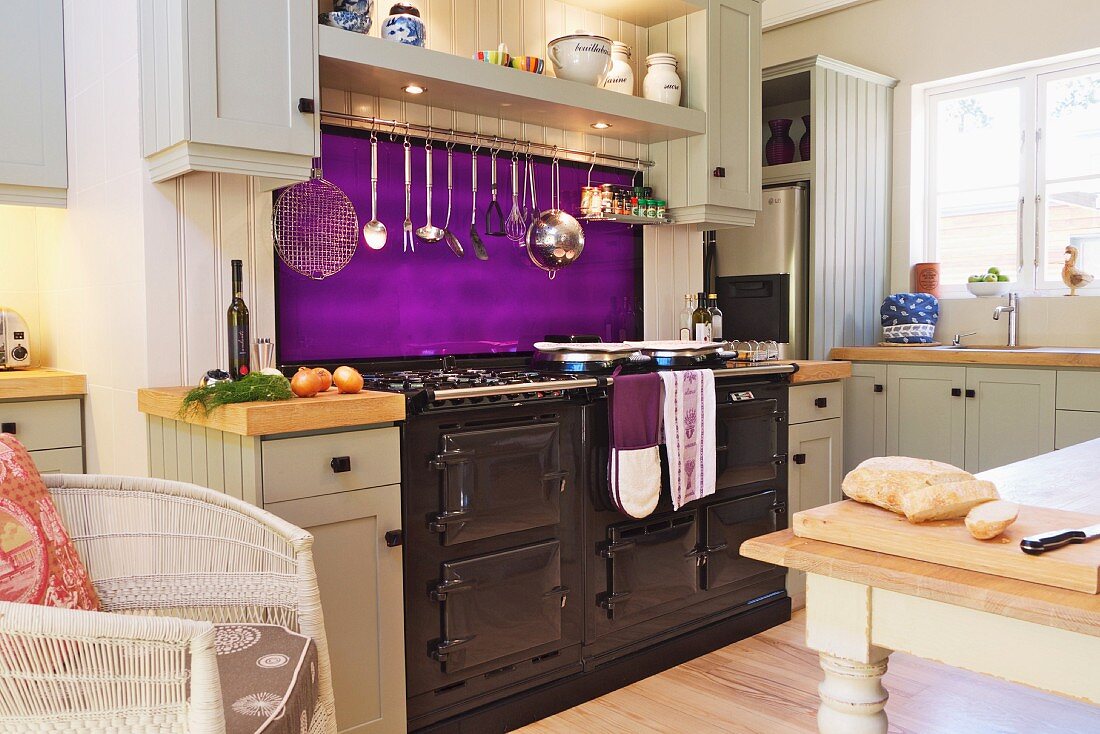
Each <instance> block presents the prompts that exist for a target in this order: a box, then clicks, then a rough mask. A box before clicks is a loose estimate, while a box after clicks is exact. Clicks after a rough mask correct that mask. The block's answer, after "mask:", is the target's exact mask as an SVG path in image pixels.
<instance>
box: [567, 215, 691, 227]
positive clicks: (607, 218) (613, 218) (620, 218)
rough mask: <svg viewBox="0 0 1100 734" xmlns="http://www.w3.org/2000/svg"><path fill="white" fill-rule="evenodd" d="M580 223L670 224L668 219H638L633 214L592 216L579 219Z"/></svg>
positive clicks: (670, 221)
mask: <svg viewBox="0 0 1100 734" xmlns="http://www.w3.org/2000/svg"><path fill="white" fill-rule="evenodd" d="M581 221H582V222H618V223H619V224H642V225H649V224H672V223H673V222H672V220H671V219H669V218H668V217H664V218H661V219H658V218H657V217H638V216H635V215H633V214H593V215H591V216H583V217H581Z"/></svg>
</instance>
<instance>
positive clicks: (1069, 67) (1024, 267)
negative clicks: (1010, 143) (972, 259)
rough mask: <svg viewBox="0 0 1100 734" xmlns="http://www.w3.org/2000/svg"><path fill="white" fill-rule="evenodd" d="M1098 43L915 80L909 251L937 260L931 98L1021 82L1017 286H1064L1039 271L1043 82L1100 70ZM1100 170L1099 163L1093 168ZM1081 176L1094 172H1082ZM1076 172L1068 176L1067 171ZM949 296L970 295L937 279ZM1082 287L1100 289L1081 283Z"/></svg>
mask: <svg viewBox="0 0 1100 734" xmlns="http://www.w3.org/2000/svg"><path fill="white" fill-rule="evenodd" d="M1098 51H1100V49H1094V50H1092V51H1089V52H1086V53H1082V54H1074V55H1072V56H1067V57H1062V58H1061V59H1058V60H1048V61H1045V62H1039V63H1034V64H1027V65H1020V66H1016V67H1012V68H1010V69H1005V70H1000V71H995V72H989V73H984V74H972V75H967V76H965V77H957V78H955V79H951V80H945V81H942V82H934V83H931V84H926V85H919V86H915V87H914V89H913V101H914V105H913V143H914V145H913V156H912V164H913V176H912V180H911V185H912V187H913V188H912V196H911V218H912V226H911V232H910V234H911V237H912V242H913V243H915V244H914V246H912V247H911V248H910V259H911V261H912V262H913V263H915V262H920V261H924V262H935V261H936V260H937V259H938V258H937V242H936V237H937V232H938V226H937V224H938V223H937V206H936V202H937V199H936V155H935V151H936V105H937V103H939V102H944V101H948V100H950V99H954V98H958V97H963V96H968V95H970V94H974V93H975V92H982V91H991V90H995V89H998V88H1006V87H1013V86H1014V87H1018V88H1019V89H1020V114H1021V121H1020V128H1021V132H1022V135H1021V138H1022V139H1021V141H1020V146H1021V147H1020V168H1021V170H1020V179H1019V181H1020V193H1021V196H1020V201H1019V204H1018V207H1019V208H1018V210H1017V211H1018V214H1017V217H1018V225H1017V226H1018V229H1017V232H1018V235H1017V243H1016V245H1017V253H1016V254H1017V258H1016V259H1017V269H1016V274H1015V275H1016V277H1015V278H1014V281H1015V283H1014V285H1015V287H1014V289H1013V290H1015V291H1016V292H1018V293H1020V294H1022V295H1032V296H1034V295H1062V294H1065V293H1068V292H1069V291H1068V289H1067V288H1066V287H1065V285H1064V284H1063V283H1062V282H1061V280H1058V281H1056V282H1055V281H1046V280H1044V279H1043V277H1042V276H1043V272H1042V268H1043V265H1042V263H1043V259H1044V255H1045V253H1044V251H1043V250H1044V246H1045V242H1044V239H1045V221H1044V217H1043V215H1044V207H1043V202H1044V201H1045V193H1046V190H1045V189H1046V182H1045V163H1046V162H1045V158H1044V150H1043V137H1042V127H1041V126H1042V124H1043V122H1044V121H1045V113H1046V85H1047V83H1048V82H1049V81H1054V80H1057V79H1059V78H1063V77H1066V76H1075V75H1078V74H1081V73H1084V72H1085V71H1087V70H1088V68H1089V67H1095V68H1096V69H1097V70H1098V71H1100V53H1098ZM1096 175H1097V176H1100V171H1098V172H1097V174H1096ZM1080 178H1082V179H1083V178H1093V177H1092V176H1089V177H1080ZM1066 180H1073V179H1066ZM940 293H941V296H943V297H946V298H956V297H959V298H961V297H969V293H968V291H967V290H966V285H965V284H944V285H941V286H940ZM1081 294H1082V295H1086V294H1087V295H1091V296H1100V290H1092V289H1088V290H1083V291H1081Z"/></svg>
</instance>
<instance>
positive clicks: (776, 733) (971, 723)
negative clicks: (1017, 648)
mask: <svg viewBox="0 0 1100 734" xmlns="http://www.w3.org/2000/svg"><path fill="white" fill-rule="evenodd" d="M804 630H805V623H804V618H803V613H802V612H796V613H795V616H794V618H793V619H792V620H791V621H790V622H788V623H787V624H784V625H781V626H779V627H776V628H774V629H771V630H768V631H767V632H765V633H763V634H760V635H757V636H756V637H753V638H751V639H748V640H743V641H741V642H738V643H735V644H733V645H730V646H729V647H725V648H722V649H721V650H718V651H716V652H713V653H711V654H709V655H705V656H703V657H701V658H697V659H695V660H692V661H691V662H688V663H685V664H683V665H680V666H677V667H675V668H672V669H671V670H666V671H665V672H663V673H659V674H658V675H655V676H653V677H651V678H647V679H645V680H643V681H640V682H638V683H635V684H634V685H632V686H628V687H626V688H623V689H621V690H618V691H615V692H613V693H609V694H608V695H606V696H603V697H602V698H598V699H596V700H594V701H589V702H588V703H586V704H582V705H580V706H577V707H576V708H573V709H570V710H568V711H563V712H562V713H560V714H558V715H556V716H552V717H550V718H549V719H544V720H542V721H539V722H536V723H534V724H531V725H530V726H527V727H524V728H523V729H521V730H519V731H520V732H522V734H581V733H583V734H634V733H636V732H686V733H687V734H719V733H721V734H731V733H734V732H735V733H737V734H750V733H751V734H787V733H788V732H789V733H791V734H797V733H799V732H806V733H807V734H812V733H813V732H816V731H817V726H816V723H815V719H814V717H815V714H816V711H817V700H818V699H817V684H818V682H819V681H820V680H821V678H822V673H821V669H820V668H819V667H818V658H817V654H816V653H814V652H811V651H810V650H808V649H807V648H806V647H805V645H804V644H803V640H804ZM1005 654H1006V655H1011V654H1012V652H1011V642H1010V641H1006V645H1005ZM1098 665H1100V661H1098ZM1097 675H1100V670H1098V672H1097ZM884 683H885V685H886V689H887V690H888V691H889V692H890V702H889V703H888V704H887V706H886V712H887V714H888V715H889V717H890V733H891V734H1025V733H1026V734H1047V733H1048V732H1050V733H1052V734H1053V733H1055V732H1057V733H1062V732H1065V733H1066V734H1071V733H1072V734H1086V733H1090V732H1092V733H1096V732H1100V707H1097V706H1090V705H1088V704H1085V703H1078V702H1076V701H1071V700H1069V699H1065V698H1061V697H1059V696H1053V695H1049V694H1045V693H1041V692H1039V691H1036V690H1034V689H1031V688H1026V687H1024V686H1020V685H1016V684H1013V683H1006V682H1004V681H1001V680H998V679H996V678H990V677H988V676H984V675H979V674H977V673H969V672H967V671H963V670H958V669H956V668H951V667H948V666H945V665H940V664H938V663H933V662H929V661H926V660H922V659H920V658H915V657H912V656H910V655H904V654H902V653H894V654H893V655H891V656H890V668H889V672H888V673H887V674H886V678H885V679H884Z"/></svg>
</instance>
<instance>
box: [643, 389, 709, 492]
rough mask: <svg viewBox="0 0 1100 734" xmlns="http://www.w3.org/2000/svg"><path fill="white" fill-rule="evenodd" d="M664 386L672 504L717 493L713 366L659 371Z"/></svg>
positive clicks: (665, 441) (666, 446)
mask: <svg viewBox="0 0 1100 734" xmlns="http://www.w3.org/2000/svg"><path fill="white" fill-rule="evenodd" d="M658 375H660V378H661V382H662V383H663V386H664V414H663V417H664V420H663V426H662V428H663V431H664V443H665V449H666V450H667V452H668V473H669V479H670V481H671V490H672V506H673V508H674V509H677V510H678V509H680V508H681V507H682V506H683V505H685V504H687V503H688V502H691V501H693V500H697V499H702V498H703V497H706V496H708V495H712V494H714V483H715V476H716V473H715V456H716V455H715V443H714V431H715V424H716V421H717V414H716V412H715V406H714V402H715V401H714V373H713V372H711V371H710V370H684V371H669V372H659V373H658Z"/></svg>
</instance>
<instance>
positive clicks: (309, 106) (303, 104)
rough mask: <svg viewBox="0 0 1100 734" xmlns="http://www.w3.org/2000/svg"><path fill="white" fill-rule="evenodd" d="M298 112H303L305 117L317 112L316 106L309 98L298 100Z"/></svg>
mask: <svg viewBox="0 0 1100 734" xmlns="http://www.w3.org/2000/svg"><path fill="white" fill-rule="evenodd" d="M298 111H299V112H304V113H305V114H307V115H312V114H313V113H314V112H316V111H317V105H316V104H315V103H314V101H313V100H312V99H310V98H309V97H299V98H298Z"/></svg>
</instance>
